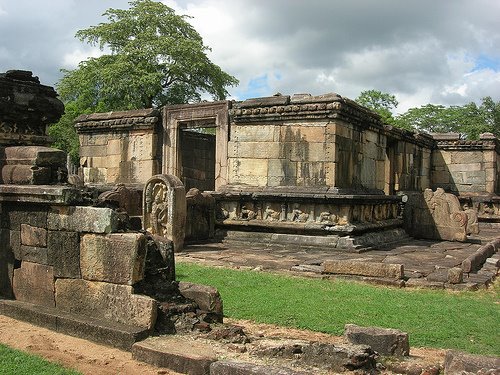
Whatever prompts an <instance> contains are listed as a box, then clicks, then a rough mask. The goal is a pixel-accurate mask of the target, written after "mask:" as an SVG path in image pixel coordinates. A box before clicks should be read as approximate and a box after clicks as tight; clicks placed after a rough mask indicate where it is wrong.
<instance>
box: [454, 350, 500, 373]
mask: <svg viewBox="0 0 500 375" xmlns="http://www.w3.org/2000/svg"><path fill="white" fill-rule="evenodd" d="M499 369H500V358H499V357H492V356H483V355H474V354H467V353H463V352H459V351H457V350H448V351H447V352H446V356H445V358H444V374H445V375H455V374H498V370H499Z"/></svg>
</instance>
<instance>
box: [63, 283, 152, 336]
mask: <svg viewBox="0 0 500 375" xmlns="http://www.w3.org/2000/svg"><path fill="white" fill-rule="evenodd" d="M55 289H56V307H57V308H60V309H62V310H65V311H70V312H73V313H76V314H83V315H86V316H90V317H96V318H100V319H106V320H110V321H115V322H118V323H122V324H129V325H134V326H138V327H146V328H152V327H153V326H154V323H155V321H156V314H157V311H156V309H157V303H156V301H155V300H154V299H152V298H150V297H146V296H143V295H138V294H133V289H132V287H131V286H127V285H117V284H110V283H103V282H98V281H86V280H82V279H57V281H56V284H55Z"/></svg>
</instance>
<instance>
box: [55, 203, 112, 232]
mask: <svg viewBox="0 0 500 375" xmlns="http://www.w3.org/2000/svg"><path fill="white" fill-rule="evenodd" d="M118 223H119V219H118V215H117V213H116V212H115V211H113V210H112V209H110V208H99V207H85V206H63V207H52V209H51V210H50V211H49V212H48V216H47V228H48V229H49V230H66V231H75V232H89V233H110V232H114V231H116V230H117V228H118Z"/></svg>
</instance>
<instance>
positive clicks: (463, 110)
mask: <svg viewBox="0 0 500 375" xmlns="http://www.w3.org/2000/svg"><path fill="white" fill-rule="evenodd" d="M356 102H357V103H359V104H361V105H363V106H365V107H367V108H370V109H372V110H373V111H375V112H377V113H378V114H379V115H380V116H381V118H382V121H383V122H384V123H386V124H389V125H393V126H396V127H399V128H403V129H408V130H415V131H422V132H427V133H446V132H456V133H460V134H462V136H464V137H466V138H468V139H478V138H479V135H480V134H481V133H485V132H490V133H493V134H495V135H496V136H497V137H500V101H499V102H495V101H494V100H493V99H492V98H491V97H489V96H487V97H485V98H483V99H482V100H481V104H480V105H477V104H476V103H474V102H470V103H468V104H465V105H463V106H449V107H446V106H444V105H436V104H426V105H422V106H420V107H418V108H410V109H408V110H407V111H406V112H404V113H402V114H399V115H394V114H393V111H394V110H395V109H396V108H397V106H398V101H397V99H396V97H395V96H394V95H392V94H388V93H384V92H381V91H378V90H366V91H363V92H362V93H361V94H360V95H359V96H358V97H357V98H356Z"/></svg>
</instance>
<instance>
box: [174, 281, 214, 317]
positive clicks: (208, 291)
mask: <svg viewBox="0 0 500 375" xmlns="http://www.w3.org/2000/svg"><path fill="white" fill-rule="evenodd" d="M179 291H180V292H181V294H182V295H183V296H184V298H187V299H190V300H193V301H194V302H195V303H196V304H197V305H198V307H199V308H200V310H203V311H206V312H209V313H214V314H216V315H218V316H220V322H222V317H223V306H222V298H221V297H220V294H219V292H218V291H217V289H216V288H214V287H212V286H207V285H199V284H193V283H188V282H184V281H181V282H179Z"/></svg>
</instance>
